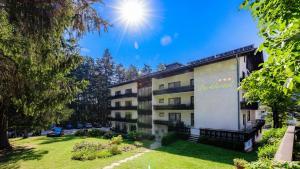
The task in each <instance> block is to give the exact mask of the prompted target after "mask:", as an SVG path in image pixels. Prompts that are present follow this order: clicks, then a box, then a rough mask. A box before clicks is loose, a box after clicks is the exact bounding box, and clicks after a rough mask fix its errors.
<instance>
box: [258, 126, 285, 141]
mask: <svg viewBox="0 0 300 169" xmlns="http://www.w3.org/2000/svg"><path fill="white" fill-rule="evenodd" d="M285 131H286V127H283V128H277V129H276V128H272V129H269V130H266V131H264V132H263V135H262V139H261V141H260V144H261V145H264V144H273V143H276V142H278V141H280V140H281V138H282V137H283V136H284V133H285Z"/></svg>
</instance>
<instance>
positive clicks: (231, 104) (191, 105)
mask: <svg viewBox="0 0 300 169" xmlns="http://www.w3.org/2000/svg"><path fill="white" fill-rule="evenodd" d="M255 51H256V48H254V47H253V46H252V45H251V46H246V47H243V48H239V49H235V50H232V51H229V52H225V53H222V54H219V55H215V56H211V57H207V58H204V59H200V60H196V61H194V62H191V63H189V64H187V65H182V64H179V63H174V64H170V65H167V66H166V69H165V70H163V71H159V72H154V73H151V74H148V75H145V76H142V77H140V78H138V79H135V80H132V81H128V82H124V83H120V84H115V85H113V86H111V94H112V100H111V105H112V111H111V117H112V119H113V118H116V115H118V114H121V115H120V117H121V119H122V118H123V117H126V113H127V114H129V112H130V113H131V114H132V115H131V120H132V121H131V120H130V121H125V120H124V121H122V122H116V121H112V122H113V123H112V126H113V127H119V126H120V127H121V129H123V130H124V131H125V130H126V131H130V130H131V129H134V128H131V125H135V126H136V129H137V130H140V131H143V132H147V133H152V134H154V135H155V136H156V138H158V139H160V138H162V136H163V135H165V134H166V133H167V132H168V131H170V130H171V129H174V127H175V126H184V127H185V128H188V129H189V132H190V134H191V135H194V136H200V137H201V136H209V137H211V136H212V135H214V136H215V137H216V136H218V134H220V135H222V134H224V132H225V133H226V137H229V136H230V137H231V139H238V137H241V135H242V134H243V142H244V143H245V145H244V147H245V148H247V146H248V147H249V146H251V145H250V144H252V142H253V141H254V140H255V138H256V137H255V135H251V134H249V133H248V134H245V133H246V132H250V131H254V129H258V127H257V126H258V120H259V119H258V116H257V114H259V112H258V104H257V103H256V104H251V105H249V104H246V100H245V99H244V98H243V91H241V90H238V87H239V86H240V82H241V81H242V80H243V79H244V78H245V77H247V76H248V75H249V74H250V73H251V72H252V71H254V70H258V69H259V64H260V63H263V54H262V53H259V52H258V53H255ZM126 90H128V91H130V90H131V91H133V93H135V94H134V95H128V96H124V94H126ZM119 93H121V95H122V94H123V96H124V97H122V98H120V97H115V96H116V95H118V94H119ZM129 96H130V97H129ZM129 100H131V109H130V110H128V109H126V102H127V103H129ZM116 103H117V104H116ZM128 105H130V104H127V107H128ZM116 106H121V107H122V106H125V107H124V108H123V109H119V110H116V109H115V108H116ZM118 117H119V115H118ZM128 117H129V116H128ZM132 122H136V123H132ZM116 124H118V125H119V126H116ZM125 126H126V128H125V129H124V128H122V127H125ZM228 133H229V134H228ZM227 135H228V136H227ZM249 135H251V137H250V136H249ZM246 136H247V138H246ZM248 136H249V138H248ZM222 137H223V136H222ZM224 137H225V136H224ZM235 137H236V138H235ZM244 137H245V138H244ZM249 140H250V141H249Z"/></svg>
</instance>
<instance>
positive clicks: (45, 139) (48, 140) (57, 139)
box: [38, 135, 77, 144]
mask: <svg viewBox="0 0 300 169" xmlns="http://www.w3.org/2000/svg"><path fill="white" fill-rule="evenodd" d="M76 138H77V137H76V136H73V135H68V136H62V137H41V138H39V139H38V140H41V141H42V142H41V143H39V144H51V143H57V142H63V141H69V140H73V139H76Z"/></svg>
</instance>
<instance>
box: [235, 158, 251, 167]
mask: <svg viewBox="0 0 300 169" xmlns="http://www.w3.org/2000/svg"><path fill="white" fill-rule="evenodd" d="M233 164H234V166H235V167H236V168H237V169H245V168H246V167H247V165H248V162H247V161H246V160H244V159H240V158H235V159H233Z"/></svg>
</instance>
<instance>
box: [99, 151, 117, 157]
mask: <svg viewBox="0 0 300 169" xmlns="http://www.w3.org/2000/svg"><path fill="white" fill-rule="evenodd" d="M96 156H97V158H107V157H111V156H113V154H112V153H111V152H110V151H109V150H101V151H98V152H97V153H96Z"/></svg>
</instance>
